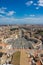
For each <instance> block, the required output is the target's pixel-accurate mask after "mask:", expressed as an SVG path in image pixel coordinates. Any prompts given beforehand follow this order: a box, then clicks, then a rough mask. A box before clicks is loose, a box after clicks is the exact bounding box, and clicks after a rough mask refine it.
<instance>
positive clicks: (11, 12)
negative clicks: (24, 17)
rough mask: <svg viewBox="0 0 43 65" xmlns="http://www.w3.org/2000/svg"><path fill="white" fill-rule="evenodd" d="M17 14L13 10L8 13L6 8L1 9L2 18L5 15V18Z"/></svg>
mask: <svg viewBox="0 0 43 65" xmlns="http://www.w3.org/2000/svg"><path fill="white" fill-rule="evenodd" d="M15 13H16V12H15V11H13V10H10V11H7V8H6V7H1V8H0V16H2V14H4V15H5V16H12V15H14V14H15Z"/></svg>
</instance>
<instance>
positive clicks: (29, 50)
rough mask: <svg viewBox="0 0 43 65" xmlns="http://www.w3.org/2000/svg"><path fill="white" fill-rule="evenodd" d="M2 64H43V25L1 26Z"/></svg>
mask: <svg viewBox="0 0 43 65" xmlns="http://www.w3.org/2000/svg"><path fill="white" fill-rule="evenodd" d="M0 64H1V65H26V64H27V65H43V26H42V25H26V24H25V25H3V26H0Z"/></svg>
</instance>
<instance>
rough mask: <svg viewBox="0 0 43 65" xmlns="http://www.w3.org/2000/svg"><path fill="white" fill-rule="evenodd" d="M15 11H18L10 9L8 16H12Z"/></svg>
mask: <svg viewBox="0 0 43 65" xmlns="http://www.w3.org/2000/svg"><path fill="white" fill-rule="evenodd" d="M14 13H16V12H15V11H9V12H8V13H7V16H12V15H13V14H14Z"/></svg>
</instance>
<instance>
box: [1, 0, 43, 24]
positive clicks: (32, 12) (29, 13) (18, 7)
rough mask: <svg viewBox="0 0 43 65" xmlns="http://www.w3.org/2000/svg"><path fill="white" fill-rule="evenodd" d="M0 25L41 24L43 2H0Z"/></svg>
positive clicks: (33, 0) (19, 0) (7, 0)
mask: <svg viewBox="0 0 43 65" xmlns="http://www.w3.org/2000/svg"><path fill="white" fill-rule="evenodd" d="M0 24H43V0H0Z"/></svg>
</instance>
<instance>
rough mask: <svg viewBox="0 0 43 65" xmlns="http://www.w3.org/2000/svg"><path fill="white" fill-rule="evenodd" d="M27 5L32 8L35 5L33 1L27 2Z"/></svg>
mask: <svg viewBox="0 0 43 65" xmlns="http://www.w3.org/2000/svg"><path fill="white" fill-rule="evenodd" d="M25 4H26V5H27V6H30V5H32V4H33V1H27V2H26V3H25Z"/></svg>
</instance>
